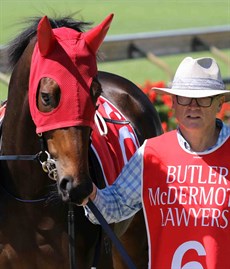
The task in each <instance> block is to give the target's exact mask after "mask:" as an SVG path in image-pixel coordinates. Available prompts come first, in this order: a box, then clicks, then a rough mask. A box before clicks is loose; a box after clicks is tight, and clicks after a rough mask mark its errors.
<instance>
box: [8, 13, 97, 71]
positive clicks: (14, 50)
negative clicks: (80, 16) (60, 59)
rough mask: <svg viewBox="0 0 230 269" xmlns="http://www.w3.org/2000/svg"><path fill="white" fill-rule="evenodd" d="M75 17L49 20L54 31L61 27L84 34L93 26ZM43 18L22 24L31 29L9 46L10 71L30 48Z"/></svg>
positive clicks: (23, 32) (34, 18)
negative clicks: (29, 45)
mask: <svg viewBox="0 0 230 269" xmlns="http://www.w3.org/2000/svg"><path fill="white" fill-rule="evenodd" d="M74 15H75V14H72V15H70V16H65V17H59V18H49V20H50V24H51V27H52V28H53V29H54V28H59V27H67V28H71V29H74V30H76V31H78V32H84V31H85V30H86V29H87V28H88V27H89V26H90V25H91V24H92V23H91V22H83V21H79V20H75V19H73V16H74ZM41 18H42V17H32V18H28V19H26V20H24V21H23V22H22V23H23V24H25V25H29V27H27V28H25V29H24V30H22V32H21V33H20V34H19V35H18V36H16V37H15V38H14V39H13V40H12V41H10V42H9V44H8V46H7V55H8V59H9V69H12V68H13V67H14V66H15V64H16V63H17V62H18V60H19V58H20V57H21V55H22V53H23V52H24V50H25V49H26V47H27V46H28V44H29V42H30V40H31V39H32V38H33V37H34V36H35V35H36V33H37V26H38V23H39V21H40V20H41Z"/></svg>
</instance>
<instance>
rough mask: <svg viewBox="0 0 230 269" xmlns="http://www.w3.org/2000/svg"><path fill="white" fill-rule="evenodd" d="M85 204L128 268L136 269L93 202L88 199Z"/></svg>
mask: <svg viewBox="0 0 230 269" xmlns="http://www.w3.org/2000/svg"><path fill="white" fill-rule="evenodd" d="M87 206H88V207H89V209H90V210H91V211H92V212H93V214H94V215H95V217H96V218H97V220H98V221H99V223H100V224H101V226H102V227H103V229H104V231H105V232H106V233H107V235H108V236H109V237H110V239H111V240H112V242H113V244H114V245H115V247H116V248H117V250H118V252H119V253H120V255H121V257H122V258H123V260H124V262H125V263H126V265H127V266H128V268H129V269H136V266H135V264H134V263H133V261H132V260H131V258H130V257H129V255H128V253H127V252H126V250H125V248H124V247H123V245H122V244H121V242H120V241H119V240H118V238H117V236H116V235H115V233H114V232H113V230H112V229H111V228H110V226H109V224H108V223H107V222H106V220H105V219H104V217H103V216H102V214H101V212H100V211H99V210H98V209H97V207H96V206H95V204H94V203H93V202H92V201H91V200H89V202H88V203H87Z"/></svg>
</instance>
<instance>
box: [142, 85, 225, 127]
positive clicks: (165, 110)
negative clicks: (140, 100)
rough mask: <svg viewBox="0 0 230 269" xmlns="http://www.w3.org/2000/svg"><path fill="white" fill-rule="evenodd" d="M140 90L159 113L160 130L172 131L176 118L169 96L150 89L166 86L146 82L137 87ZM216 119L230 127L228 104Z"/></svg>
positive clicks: (175, 124)
mask: <svg viewBox="0 0 230 269" xmlns="http://www.w3.org/2000/svg"><path fill="white" fill-rule="evenodd" d="M139 87H140V88H141V90H142V91H143V92H144V93H145V94H146V95H147V96H148V98H149V99H150V101H151V102H152V104H153V105H154V107H155V108H156V110H157V111H158V113H159V116H160V119H161V123H162V128H163V130H164V132H167V131H170V130H173V129H175V128H176V126H177V122H176V118H175V117H174V113H173V110H172V99H171V96H169V95H166V94H157V93H156V92H155V91H154V90H153V89H152V88H153V87H158V88H164V87H166V84H165V82H164V81H157V82H151V81H146V82H145V83H144V85H139ZM217 117H218V118H220V119H221V120H223V121H224V122H225V123H226V124H229V125H230V103H224V104H223V107H222V109H221V111H220V112H219V113H218V114H217Z"/></svg>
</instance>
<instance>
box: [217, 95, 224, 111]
mask: <svg viewBox="0 0 230 269" xmlns="http://www.w3.org/2000/svg"><path fill="white" fill-rule="evenodd" d="M224 102H225V96H224V95H223V96H221V97H220V103H219V107H218V111H217V112H220V111H221V108H222V106H223V104H224Z"/></svg>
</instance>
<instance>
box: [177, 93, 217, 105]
mask: <svg viewBox="0 0 230 269" xmlns="http://www.w3.org/2000/svg"><path fill="white" fill-rule="evenodd" d="M176 98H177V103H178V104H179V105H182V106H188V105H190V104H191V103H192V100H193V99H195V100H196V103H197V105H198V106H201V107H209V106H211V104H212V100H213V97H202V98H189V97H184V96H178V95H177V96H176Z"/></svg>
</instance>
